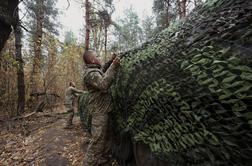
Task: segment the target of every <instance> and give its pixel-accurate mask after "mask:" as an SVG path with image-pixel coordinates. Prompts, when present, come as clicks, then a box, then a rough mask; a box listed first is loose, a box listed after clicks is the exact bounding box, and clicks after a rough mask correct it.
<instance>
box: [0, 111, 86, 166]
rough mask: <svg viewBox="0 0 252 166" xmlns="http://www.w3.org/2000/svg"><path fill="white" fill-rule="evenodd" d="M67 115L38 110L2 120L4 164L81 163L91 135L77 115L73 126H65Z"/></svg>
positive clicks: (60, 165) (0, 153)
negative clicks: (68, 127) (83, 127)
mask: <svg viewBox="0 0 252 166" xmlns="http://www.w3.org/2000/svg"><path fill="white" fill-rule="evenodd" d="M66 117H67V115H66V114H61V113H60V114H59V112H54V113H52V112H49V113H48V112H47V113H36V114H35V115H33V116H31V117H29V118H26V119H21V120H12V121H10V120H6V121H2V122H1V123H0V129H1V131H0V165H1V166H2V165H3V166H12V165H13V166H14V165H18V166H30V165H31V166H32V165H41V166H55V165H57V166H68V165H73V166H75V165H76V166H80V165H82V162H83V158H84V153H85V151H86V148H87V145H88V142H89V139H90V138H89V136H88V134H87V133H85V132H84V131H83V129H82V128H81V125H80V120H79V117H77V116H75V118H74V126H73V128H72V129H64V126H65V121H66V120H65V119H66Z"/></svg>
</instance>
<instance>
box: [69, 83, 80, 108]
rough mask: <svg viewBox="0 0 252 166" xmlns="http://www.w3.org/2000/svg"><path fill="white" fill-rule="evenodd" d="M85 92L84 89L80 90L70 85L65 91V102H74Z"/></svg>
mask: <svg viewBox="0 0 252 166" xmlns="http://www.w3.org/2000/svg"><path fill="white" fill-rule="evenodd" d="M81 93H83V91H82V90H78V89H76V88H75V87H72V86H70V87H68V88H67V89H66V92H65V104H66V105H68V104H73V101H74V98H75V97H77V96H78V95H79V94H81Z"/></svg>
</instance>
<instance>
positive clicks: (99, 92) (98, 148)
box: [83, 51, 120, 166]
mask: <svg viewBox="0 0 252 166" xmlns="http://www.w3.org/2000/svg"><path fill="white" fill-rule="evenodd" d="M84 61H85V63H86V65H87V69H86V71H85V74H84V84H85V86H86V87H87V89H88V92H89V96H88V99H87V101H88V105H87V107H88V110H89V111H90V113H91V115H92V126H91V135H92V138H91V141H90V143H89V146H88V149H87V152H86V155H85V158H84V162H83V165H84V166H99V165H108V164H109V157H108V155H109V154H108V151H109V149H110V147H109V146H108V145H109V143H108V140H109V139H110V138H108V113H109V112H111V110H112V98H111V95H110V93H109V88H110V86H111V84H112V82H113V80H114V78H115V75H116V72H117V69H118V67H119V65H120V59H119V58H118V57H115V56H114V57H113V60H111V61H110V63H107V64H106V66H107V67H105V68H101V62H100V61H99V60H98V58H97V54H96V52H95V51H86V52H85V54H84ZM103 71H105V73H104V72H103Z"/></svg>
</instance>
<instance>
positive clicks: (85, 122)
mask: <svg viewBox="0 0 252 166" xmlns="http://www.w3.org/2000/svg"><path fill="white" fill-rule="evenodd" d="M87 97H88V93H83V94H82V95H80V96H79V97H78V112H79V116H80V121H81V125H82V128H83V129H84V130H86V131H88V132H91V119H92V116H91V114H90V113H89V112H88V111H87V107H86V106H87Z"/></svg>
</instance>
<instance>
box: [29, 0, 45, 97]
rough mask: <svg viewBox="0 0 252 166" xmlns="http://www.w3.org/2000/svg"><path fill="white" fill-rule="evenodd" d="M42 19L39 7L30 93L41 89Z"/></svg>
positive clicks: (42, 14)
mask: <svg viewBox="0 0 252 166" xmlns="http://www.w3.org/2000/svg"><path fill="white" fill-rule="evenodd" d="M39 3H41V4H40V5H39V6H43V1H39ZM43 19H44V11H43V9H42V8H41V7H40V8H38V11H37V12H36V21H37V26H36V32H35V35H34V59H33V68H32V73H31V93H35V92H38V91H39V90H41V86H40V84H41V63H42V62H41V61H42V55H41V45H42V35H43Z"/></svg>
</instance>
